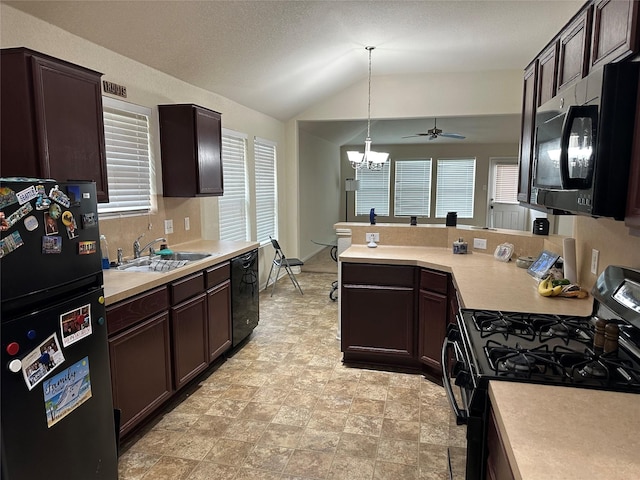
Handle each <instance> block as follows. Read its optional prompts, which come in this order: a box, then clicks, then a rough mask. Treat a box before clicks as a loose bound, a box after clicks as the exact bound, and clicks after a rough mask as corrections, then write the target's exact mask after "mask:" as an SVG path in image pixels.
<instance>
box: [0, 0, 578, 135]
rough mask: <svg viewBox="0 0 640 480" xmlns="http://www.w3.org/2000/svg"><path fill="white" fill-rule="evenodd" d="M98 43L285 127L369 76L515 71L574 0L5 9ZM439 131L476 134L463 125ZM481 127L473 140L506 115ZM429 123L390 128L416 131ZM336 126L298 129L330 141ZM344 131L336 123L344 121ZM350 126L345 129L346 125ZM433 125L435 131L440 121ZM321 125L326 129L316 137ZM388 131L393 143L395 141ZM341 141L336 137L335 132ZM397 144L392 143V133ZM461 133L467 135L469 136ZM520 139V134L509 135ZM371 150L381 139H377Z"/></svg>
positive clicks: (40, 4)
mask: <svg viewBox="0 0 640 480" xmlns="http://www.w3.org/2000/svg"><path fill="white" fill-rule="evenodd" d="M6 3H8V4H10V5H11V6H13V7H15V8H18V9H20V10H23V11H25V12H26V13H29V14H31V15H34V16H36V17H39V18H41V19H42V20H44V21H46V22H49V23H51V24H54V25H57V26H59V27H60V28H62V29H64V30H67V31H69V32H71V33H73V34H75V35H78V36H80V37H83V38H85V39H87V40H89V41H91V42H94V43H96V44H98V45H102V46H104V47H106V48H108V49H110V50H113V51H115V52H117V53H120V54H122V55H125V56H127V57H129V58H132V59H134V60H137V61H139V62H141V63H144V64H146V65H149V66H151V67H153V68H156V69H158V70H160V71H162V72H165V73H167V74H170V75H172V76H174V77H177V78H180V79H182V80H184V81H186V82H188V83H190V84H193V85H196V86H199V87H202V88H204V89H207V90H210V91H213V92H216V93H218V94H220V95H223V96H225V97H227V98H229V99H231V100H234V101H236V102H238V103H240V104H242V105H245V106H247V107H250V108H252V109H254V110H257V111H259V112H263V113H265V114H267V115H269V116H272V117H275V118H277V119H280V120H283V121H285V120H288V119H290V118H293V117H295V116H296V115H297V114H299V113H300V112H303V111H305V110H306V109H307V108H309V107H310V106H312V105H314V104H316V103H318V102H321V101H322V100H323V99H326V98H329V97H331V96H333V95H335V94H336V93H337V92H340V91H342V90H344V89H345V88H347V87H349V86H351V85H353V84H355V83H357V82H359V81H362V80H363V79H364V78H366V76H367V57H366V52H364V50H363V48H364V46H366V45H374V46H376V50H375V57H374V62H373V75H374V77H375V75H395V74H421V73H429V72H467V71H485V70H509V69H519V70H520V69H523V68H524V67H525V66H526V65H527V63H528V62H529V61H530V60H531V59H532V58H533V57H534V56H535V55H536V54H537V53H538V52H539V51H540V49H541V48H542V47H543V46H544V45H545V44H546V43H547V42H548V41H549V40H550V39H551V38H552V36H553V35H554V34H555V33H556V32H558V31H559V30H560V29H561V27H562V26H563V25H564V24H565V23H566V22H567V21H568V19H569V18H571V16H572V15H573V14H575V13H576V12H577V11H578V10H579V8H580V7H581V5H582V4H583V3H584V2H582V1H573V0H571V1H570V0H562V1H557V0H546V1H545V0H538V1H528V0H500V1H489V0H473V1H457V0H447V1H436V0H421V1H405V0H401V1H386V0H384V1H382V0H380V1H376V0H373V1H341V0H335V1H306V0H299V1H295V0H294V1H284V0H276V1H269V0H260V1H243V0H229V1H213V0H212V1H190V0H189V1H100V0H91V1H87V0H84V1H56V0H52V1H8V2H6ZM451 120H452V122H451V123H450V124H446V122H445V121H444V120H442V121H441V125H442V128H443V129H447V130H462V129H463V128H467V127H468V128H467V130H466V132H465V133H469V134H470V135H472V136H473V135H475V133H473V132H472V131H471V128H472V127H471V126H470V125H469V124H468V122H467V124H466V126H465V124H464V123H462V124H457V123H455V121H456V120H457V119H451ZM494 122H497V123H491V122H489V121H488V120H487V121H485V122H484V123H478V124H477V126H476V128H477V129H479V131H480V133H479V135H481V134H482V132H481V131H482V130H483V129H484V130H485V134H484V135H485V136H484V137H483V138H487V137H486V135H487V133H486V132H497V131H500V130H501V129H502V128H506V127H509V126H513V119H512V118H507V119H505V118H497V119H494ZM432 123H433V119H419V120H418V123H414V124H411V125H409V124H406V125H404V126H402V127H400V126H398V127H397V128H398V129H399V130H397V131H396V133H398V132H402V133H403V135H410V134H411V133H417V132H424V131H426V130H427V129H428V128H431V127H432V126H433V125H432ZM336 126H338V125H315V126H314V125H307V127H309V128H314V127H315V128H316V129H319V130H317V131H318V132H321V133H322V132H324V134H326V133H327V131H328V130H332V129H334V128H335V127H336ZM343 126H344V125H343ZM352 126H353V125H352ZM439 127H440V125H439ZM322 129H324V130H322ZM396 133H394V135H396ZM342 136H343V135H342ZM396 136H397V135H396ZM467 136H468V135H467ZM516 137H517V134H516ZM377 142H378V143H380V142H384V139H381V138H377Z"/></svg>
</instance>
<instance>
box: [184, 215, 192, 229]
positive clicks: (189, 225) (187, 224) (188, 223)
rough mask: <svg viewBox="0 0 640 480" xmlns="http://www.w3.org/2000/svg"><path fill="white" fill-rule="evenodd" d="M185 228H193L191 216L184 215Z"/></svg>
mask: <svg viewBox="0 0 640 480" xmlns="http://www.w3.org/2000/svg"><path fill="white" fill-rule="evenodd" d="M184 229H185V230H190V229H191V222H189V217H184Z"/></svg>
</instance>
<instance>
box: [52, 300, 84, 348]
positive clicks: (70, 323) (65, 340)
mask: <svg viewBox="0 0 640 480" xmlns="http://www.w3.org/2000/svg"><path fill="white" fill-rule="evenodd" d="M60 331H61V332H62V345H63V346H64V347H68V346H69V345H72V344H74V343H76V342H77V341H78V340H81V339H83V338H84V337H88V336H89V335H91V332H92V330H91V305H90V304H87V305H83V306H82V307H79V308H76V309H74V310H71V311H69V312H66V313H63V314H62V315H60Z"/></svg>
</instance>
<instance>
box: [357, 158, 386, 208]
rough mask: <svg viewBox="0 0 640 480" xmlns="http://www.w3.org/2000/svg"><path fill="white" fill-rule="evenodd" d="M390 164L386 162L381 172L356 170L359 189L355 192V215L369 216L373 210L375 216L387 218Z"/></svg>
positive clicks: (364, 169)
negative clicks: (374, 210)
mask: <svg viewBox="0 0 640 480" xmlns="http://www.w3.org/2000/svg"><path fill="white" fill-rule="evenodd" d="M390 164H391V162H386V163H385V164H384V166H383V167H382V170H368V169H366V168H363V169H362V170H356V180H360V188H359V189H358V190H356V215H369V211H370V210H371V209H372V208H375V209H376V215H379V216H382V217H387V216H389V177H390V175H389V171H390V170H391V167H390Z"/></svg>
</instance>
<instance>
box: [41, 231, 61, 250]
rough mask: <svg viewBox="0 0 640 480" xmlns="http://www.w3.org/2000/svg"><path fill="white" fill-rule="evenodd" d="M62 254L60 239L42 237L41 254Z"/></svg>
mask: <svg viewBox="0 0 640 480" xmlns="http://www.w3.org/2000/svg"><path fill="white" fill-rule="evenodd" d="M60 252H62V237H60V236H57V235H50V236H47V237H42V253H44V254H50V253H60Z"/></svg>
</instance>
